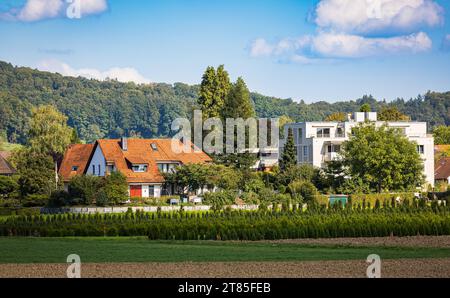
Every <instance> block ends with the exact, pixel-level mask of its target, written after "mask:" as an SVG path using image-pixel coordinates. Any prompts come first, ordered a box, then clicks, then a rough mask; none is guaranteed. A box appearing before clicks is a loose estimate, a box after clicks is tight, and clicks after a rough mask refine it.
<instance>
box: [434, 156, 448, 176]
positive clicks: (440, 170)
mask: <svg viewBox="0 0 450 298" xmlns="http://www.w3.org/2000/svg"><path fill="white" fill-rule="evenodd" d="M448 177H450V157H442V158H441V159H439V161H438V162H437V163H436V165H435V170H434V179H436V180H443V179H445V180H447V178H448Z"/></svg>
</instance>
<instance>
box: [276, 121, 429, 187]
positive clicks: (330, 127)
mask: <svg viewBox="0 0 450 298" xmlns="http://www.w3.org/2000/svg"><path fill="white" fill-rule="evenodd" d="M365 121H371V122H374V123H375V125H376V126H377V127H380V126H382V125H383V124H387V125H388V126H389V127H393V128H398V129H401V130H402V132H403V133H404V135H405V136H406V137H407V138H408V139H409V140H411V141H415V142H416V143H417V151H418V152H419V154H420V156H421V158H422V160H423V164H424V174H425V176H426V182H427V183H428V184H430V185H431V186H434V139H433V136H432V135H429V134H427V123H426V122H403V121H402V122H385V121H377V113H375V112H369V113H362V112H358V113H354V114H353V115H351V114H349V117H348V120H347V121H345V122H325V121H323V122H301V123H291V124H287V125H286V126H285V133H284V135H285V136H286V137H285V139H283V140H281V141H280V152H283V151H282V150H283V147H284V144H285V143H286V138H287V135H288V133H287V131H288V129H289V128H292V130H293V134H294V144H295V147H296V149H297V162H298V163H299V164H311V165H313V166H315V167H319V168H321V167H324V165H325V164H326V163H327V162H329V161H331V160H333V159H336V158H337V157H338V156H339V151H340V149H341V145H342V143H344V142H345V141H347V140H348V139H349V137H350V135H351V129H352V127H355V126H357V125H358V124H359V123H361V122H365Z"/></svg>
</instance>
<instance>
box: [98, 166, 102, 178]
mask: <svg viewBox="0 0 450 298" xmlns="http://www.w3.org/2000/svg"><path fill="white" fill-rule="evenodd" d="M98 175H99V176H100V175H101V171H100V165H98Z"/></svg>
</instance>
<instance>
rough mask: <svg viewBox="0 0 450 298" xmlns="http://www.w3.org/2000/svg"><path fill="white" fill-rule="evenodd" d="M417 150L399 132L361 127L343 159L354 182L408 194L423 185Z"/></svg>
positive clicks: (378, 189)
mask: <svg viewBox="0 0 450 298" xmlns="http://www.w3.org/2000/svg"><path fill="white" fill-rule="evenodd" d="M416 146H417V144H416V143H415V142H411V141H409V140H408V139H407V138H406V137H405V136H404V135H403V134H402V133H401V132H400V131H399V130H397V129H394V128H389V127H387V126H386V125H383V126H381V127H379V128H377V127H375V125H374V124H373V123H362V124H360V125H359V126H357V127H354V128H353V129H352V136H351V137H350V139H349V140H348V141H346V142H345V143H344V144H343V148H342V152H341V155H342V157H343V160H344V166H346V167H348V169H349V173H350V175H351V176H352V178H353V179H361V181H362V182H363V183H364V184H366V185H369V186H370V188H371V189H372V190H376V191H378V192H381V191H405V190H413V189H414V188H416V187H419V186H421V185H422V184H423V183H424V177H423V173H422V171H423V163H422V160H421V158H420V155H419V153H418V152H417V148H416Z"/></svg>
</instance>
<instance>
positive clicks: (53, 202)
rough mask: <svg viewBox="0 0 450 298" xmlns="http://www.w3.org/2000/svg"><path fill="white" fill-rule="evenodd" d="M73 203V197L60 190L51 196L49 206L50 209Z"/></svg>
mask: <svg viewBox="0 0 450 298" xmlns="http://www.w3.org/2000/svg"><path fill="white" fill-rule="evenodd" d="M70 201H71V196H70V194H69V193H68V192H67V191H64V190H59V191H55V192H53V193H52V194H51V195H50V200H49V201H48V205H49V206H50V207H62V206H65V205H66V204H67V202H70Z"/></svg>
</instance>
